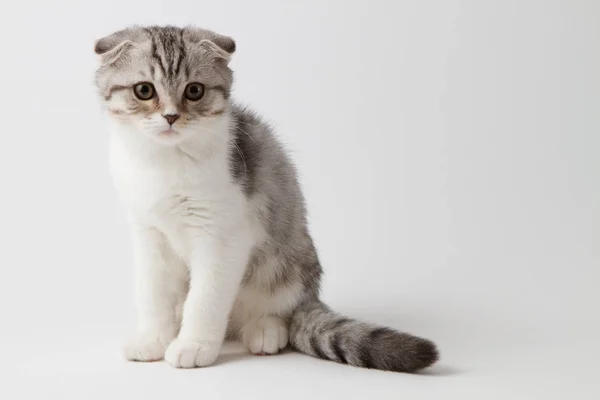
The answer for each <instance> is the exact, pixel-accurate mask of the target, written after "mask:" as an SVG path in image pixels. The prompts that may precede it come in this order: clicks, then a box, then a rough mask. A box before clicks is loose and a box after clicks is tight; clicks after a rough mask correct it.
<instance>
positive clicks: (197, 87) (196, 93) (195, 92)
mask: <svg viewBox="0 0 600 400" xmlns="http://www.w3.org/2000/svg"><path fill="white" fill-rule="evenodd" d="M183 95H184V96H185V98H186V99H188V100H191V101H198V100H200V99H201V98H202V96H204V85H203V84H201V83H197V82H193V83H188V85H187V86H186V87H185V92H184V93H183Z"/></svg>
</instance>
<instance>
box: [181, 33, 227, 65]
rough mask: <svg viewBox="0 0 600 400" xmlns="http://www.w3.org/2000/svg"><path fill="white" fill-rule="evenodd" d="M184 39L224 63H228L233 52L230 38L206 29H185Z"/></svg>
mask: <svg viewBox="0 0 600 400" xmlns="http://www.w3.org/2000/svg"><path fill="white" fill-rule="evenodd" d="M184 37H185V39H186V40H187V41H189V42H191V43H196V44H198V45H199V46H200V47H201V48H202V49H203V50H205V51H206V52H207V53H208V54H210V55H211V56H212V57H214V58H215V59H217V60H223V61H225V63H228V62H229V60H230V59H231V55H232V54H233V53H234V52H235V41H234V40H233V39H232V38H230V37H229V36H223V35H219V34H218V33H215V32H212V31H209V30H206V29H201V28H186V29H185V33H184Z"/></svg>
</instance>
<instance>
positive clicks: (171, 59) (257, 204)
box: [95, 27, 438, 372]
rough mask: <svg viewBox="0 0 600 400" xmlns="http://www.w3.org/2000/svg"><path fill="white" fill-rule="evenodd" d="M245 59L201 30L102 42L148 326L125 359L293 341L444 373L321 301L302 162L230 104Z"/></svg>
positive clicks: (116, 155)
mask: <svg viewBox="0 0 600 400" xmlns="http://www.w3.org/2000/svg"><path fill="white" fill-rule="evenodd" d="M234 51H235V42H234V41H233V40H232V39H231V38H229V37H226V36H221V35H218V34H216V33H213V32H210V31H207V30H203V29H198V28H192V27H188V28H183V29H180V28H176V27H147V28H142V27H131V28H128V29H125V30H122V31H119V32H116V33H113V34H112V35H110V36H107V37H105V38H102V39H100V40H98V41H97V42H96V45H95V52H96V53H97V54H98V55H99V58H100V64H101V65H100V67H99V69H98V71H97V74H96V84H97V86H98V89H99V91H100V94H101V96H102V100H103V102H104V105H105V107H106V111H107V114H108V115H109V117H110V118H108V121H109V124H110V133H111V139H110V165H111V172H112V175H113V178H114V182H115V185H116V188H117V190H118V193H119V195H120V197H121V200H122V202H123V203H124V205H125V208H126V211H127V215H128V219H129V225H130V228H131V235H132V240H133V245H134V257H135V268H136V298H137V306H138V325H137V333H136V334H135V335H134V336H133V338H132V339H131V340H130V342H129V343H128V344H127V346H126V348H125V356H126V358H127V359H129V360H135V361H152V360H160V359H163V358H164V359H165V360H166V361H167V362H168V363H169V364H171V365H172V366H174V367H181V368H191V367H202V366H207V365H210V364H212V363H213V362H214V361H215V360H216V358H217V356H218V355H219V351H220V348H221V345H222V343H223V340H224V339H225V338H228V339H232V340H240V341H242V342H243V343H244V344H245V346H246V347H247V348H248V349H249V351H250V352H252V353H254V354H275V353H277V352H279V351H280V350H281V349H283V348H285V347H286V346H287V345H288V342H289V344H290V345H291V346H292V347H293V348H295V349H297V350H299V351H301V352H303V353H306V354H309V355H311V356H314V357H319V358H323V359H327V360H332V361H336V362H340V363H345V364H350V365H354V366H358V367H365V368H377V369H382V370H391V371H406V372H412V371H416V370H419V369H422V368H425V367H427V366H429V365H431V364H433V363H434V362H435V361H436V360H437V358H438V353H437V350H436V347H435V345H434V344H433V343H432V342H430V341H428V340H425V339H421V338H418V337H415V336H411V335H409V334H406V333H400V332H397V331H395V330H392V329H390V328H384V327H378V326H374V325H370V324H367V323H364V322H359V321H356V320H353V319H350V318H346V317H343V316H341V315H339V314H336V313H335V312H333V311H331V310H330V309H329V308H328V307H327V306H326V305H324V304H323V303H321V302H320V300H319V287H320V279H321V265H320V264H319V260H318V257H317V253H316V251H315V248H314V246H313V242H312V239H311V237H310V235H309V233H308V228H307V222H306V210H305V207H304V200H303V197H302V193H301V191H300V187H299V184H298V179H297V177H296V172H295V169H294V166H293V165H292V164H291V162H290V160H289V158H288V157H287V155H286V153H285V152H284V150H283V149H282V147H281V145H280V144H279V142H278V141H277V139H276V137H275V136H274V134H273V132H272V131H271V129H270V128H269V126H267V125H266V124H265V123H264V122H262V121H261V120H260V119H259V118H258V117H257V116H256V115H255V114H254V113H253V112H252V111H249V110H248V109H246V108H242V107H240V106H238V105H236V104H234V103H233V102H232V101H231V99H230V91H231V85H232V71H231V70H230V69H229V67H228V62H229V60H230V57H231V55H232V53H233V52H234Z"/></svg>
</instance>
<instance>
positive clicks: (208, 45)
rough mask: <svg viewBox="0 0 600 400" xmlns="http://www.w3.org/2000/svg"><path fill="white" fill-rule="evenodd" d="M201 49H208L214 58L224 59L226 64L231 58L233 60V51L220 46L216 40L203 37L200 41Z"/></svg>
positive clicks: (216, 59) (207, 51) (208, 52)
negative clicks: (230, 51)
mask: <svg viewBox="0 0 600 400" xmlns="http://www.w3.org/2000/svg"><path fill="white" fill-rule="evenodd" d="M198 46H200V48H201V49H203V50H204V51H206V53H207V54H209V55H210V56H211V57H212V58H213V60H215V61H219V60H220V61H224V62H225V64H229V60H231V53H229V52H227V51H225V50H224V49H223V48H222V47H221V46H218V45H217V44H216V43H215V42H213V41H211V40H208V39H203V40H201V41H200V43H198Z"/></svg>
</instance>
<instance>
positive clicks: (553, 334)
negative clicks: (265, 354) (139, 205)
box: [0, 0, 600, 400]
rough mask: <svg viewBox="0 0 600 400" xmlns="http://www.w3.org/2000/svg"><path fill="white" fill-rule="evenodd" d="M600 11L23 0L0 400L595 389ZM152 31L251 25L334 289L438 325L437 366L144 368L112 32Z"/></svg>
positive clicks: (251, 95)
mask: <svg viewBox="0 0 600 400" xmlns="http://www.w3.org/2000/svg"><path fill="white" fill-rule="evenodd" d="M599 20H600V3H599V2H597V1H594V0H589V1H586V0H563V1H559V0H519V1H517V0H497V1H493V0H462V1H461V0H437V1H434V0H424V1H417V0H413V1H372V0H371V1H293V2H292V1H288V2H283V1H257V0H254V1H241V0H239V1H229V0H228V1H215V0H213V1H200V0H194V1H192V0H178V1H138V0H136V1H112V0H102V1H94V2H82V1H67V0H59V1H53V2H46V1H41V0H38V1H21V2H18V3H10V5H9V4H7V3H5V4H3V5H1V6H0V45H1V47H0V72H1V73H0V88H1V92H0V115H1V116H2V122H1V124H0V132H1V133H2V136H3V141H2V145H1V146H0V182H1V186H0V187H1V188H2V194H1V196H0V239H1V243H2V248H1V249H2V251H0V265H1V267H0V316H1V318H0V343H1V344H2V349H3V352H2V353H3V355H2V356H0V382H3V383H2V384H0V393H1V392H5V393H4V394H3V395H1V397H2V398H11V399H13V398H61V399H66V398H69V399H70V398H73V399H83V398H86V399H87V398H98V399H101V398H102V399H104V398H130V397H132V398H145V399H148V400H150V399H154V398H156V399H158V398H164V397H167V398H177V396H182V397H185V398H211V399H217V398H225V399H228V398H239V397H240V396H246V397H249V398H263V399H270V398H299V399H306V398H357V399H358V398H365V397H367V396H369V398H374V399H375V398H376V399H384V398H390V399H397V398H413V399H417V398H424V399H439V398H444V399H452V398H457V399H458V398H460V399H468V398H473V399H481V398H485V399H494V398H498V399H507V398H510V399H521V398H522V399H552V398H556V399H563V398H566V397H569V398H570V397H573V398H578V399H597V398H598V397H599V396H600V388H599V385H600V384H598V381H597V373H598V365H597V360H598V358H599V357H600V345H599V344H598V338H599V337H600V315H599V312H598V306H599V305H600V295H599V294H598V290H597V288H596V287H597V285H598V282H599V279H600V273H599V272H598V270H599V267H600V249H599V246H598V245H599V240H600V209H599V204H600V190H599V189H598V183H599V182H600V162H599V157H598V152H599V149H600V135H599V133H600V113H599V110H600V94H599V93H600V78H599V74H598V71H600V47H599V46H598V43H599V39H600V35H599V29H600V28H599V27H598V26H599V25H598V21H599ZM133 23H138V24H154V23H158V24H176V25H184V24H195V25H199V26H202V27H206V28H210V29H213V30H216V31H218V32H221V33H224V34H228V35H231V36H233V37H234V38H235V39H236V41H237V44H238V51H237V52H236V54H235V56H234V61H233V63H232V67H233V69H234V70H235V73H236V85H235V93H234V96H235V98H236V99H238V100H239V101H241V102H244V103H247V104H250V105H251V106H252V107H253V108H255V109H256V110H258V111H259V112H260V113H261V114H263V115H264V116H265V117H266V118H267V119H268V120H269V121H270V122H272V123H273V125H274V126H275V127H276V128H277V131H278V132H279V135H280V137H281V139H282V140H283V141H284V142H285V143H286V144H287V147H288V148H289V149H290V151H291V153H292V154H293V157H294V159H295V160H296V162H297V164H298V167H299V171H300V175H301V178H302V184H303V187H304V190H305V194H306V197H307V203H308V208H309V214H310V225H311V230H312V233H313V236H314V238H315V240H316V244H317V247H318V249H319V251H320V255H321V261H322V264H323V265H324V268H325V271H326V275H325V279H324V284H323V297H324V299H325V300H326V301H327V302H329V303H330V304H331V305H332V306H334V307H335V308H337V309H339V310H340V311H343V312H345V313H348V314H350V315H352V316H357V317H362V318H364V319H368V320H371V321H374V322H379V323H385V324H388V325H391V326H394V327H395V328H398V329H401V330H406V331H409V332H412V333H415V334H418V335H422V336H425V337H428V338H431V339H433V340H434V341H436V342H437V343H438V344H439V347H440V349H441V352H442V360H441V361H440V363H439V365H438V366H436V367H434V368H432V369H431V370H430V371H429V372H428V373H425V374H422V375H405V374H392V373H385V372H379V371H367V370H360V369H355V368H350V367H346V366H340V365H336V364H333V363H327V362H324V361H320V360H314V359H310V358H308V357H306V356H302V355H298V354H294V353H288V354H284V355H281V356H277V357H271V358H256V357H250V356H246V355H244V352H243V351H242V350H239V349H238V348H235V347H233V348H230V349H228V351H229V353H228V354H227V355H225V356H223V357H222V361H221V362H220V363H219V364H218V365H217V366H214V367H211V368H207V369H202V370H193V371H176V370H172V369H170V368H169V367H168V366H166V365H165V364H164V363H154V364H150V365H142V364H128V363H125V362H124V361H122V360H121V358H120V356H119V350H120V345H121V340H122V339H123V337H124V335H126V334H127V332H128V329H130V328H131V326H132V322H133V316H134V313H133V311H134V310H133V296H132V292H131V289H132V286H133V285H132V278H133V276H132V268H131V267H130V257H131V251H130V247H129V240H128V235H127V231H126V226H125V222H124V218H123V214H122V212H121V209H120V207H119V204H118V203H117V200H116V196H115V193H114V190H113V188H112V185H111V181H110V178H109V175H108V168H107V135H106V132H105V127H104V120H103V117H102V116H101V114H100V107H99V105H98V101H97V98H96V93H95V89H94V86H93V84H92V82H93V72H94V70H95V67H96V59H95V56H94V54H93V51H92V48H93V42H94V40H95V39H97V38H99V37H101V36H103V35H106V34H109V33H111V32H112V31H114V30H117V29H120V28H122V27H124V26H126V25H129V24H133ZM409 396H410V397H409Z"/></svg>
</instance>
